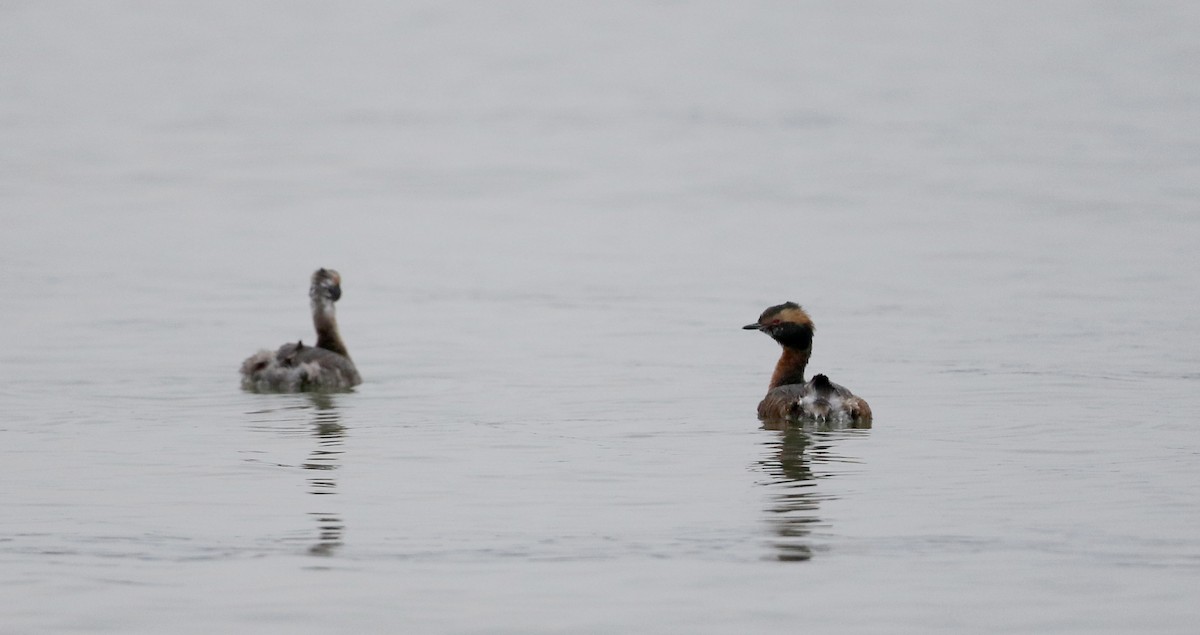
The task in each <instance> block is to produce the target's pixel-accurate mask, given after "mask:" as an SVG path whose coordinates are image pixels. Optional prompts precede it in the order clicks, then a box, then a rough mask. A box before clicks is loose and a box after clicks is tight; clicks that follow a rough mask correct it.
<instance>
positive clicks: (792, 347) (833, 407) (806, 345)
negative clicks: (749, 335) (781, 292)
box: [742, 302, 871, 423]
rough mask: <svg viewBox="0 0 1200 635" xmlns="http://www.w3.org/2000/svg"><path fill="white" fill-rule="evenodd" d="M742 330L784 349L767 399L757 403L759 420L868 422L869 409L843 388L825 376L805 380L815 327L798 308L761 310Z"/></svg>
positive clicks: (786, 306)
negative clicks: (767, 338) (758, 334)
mask: <svg viewBox="0 0 1200 635" xmlns="http://www.w3.org/2000/svg"><path fill="white" fill-rule="evenodd" d="M742 328H744V329H754V330H758V331H762V332H763V333H766V334H767V335H770V336H771V338H772V339H774V340H775V341H776V342H779V345H780V346H782V347H783V355H781V356H780V357H779V362H778V363H777V364H775V373H774V374H773V375H771V385H770V387H769V388H768V389H767V396H766V397H763V400H762V402H760V403H759V404H758V418H759V419H816V420H823V421H827V420H846V421H851V422H856V423H868V422H870V421H871V407H870V406H868V405H867V402H866V401H864V400H863V399H862V398H861V397H856V396H855V395H854V393H852V392H850V390H849V389H847V388H846V387H845V386H839V385H837V384H835V383H833V382H831V381H829V378H828V377H826V376H825V375H814V376H813V378H812V379H811V380H809V381H805V380H804V368H805V366H807V365H808V358H809V357H810V356H811V355H812V340H813V332H814V331H815V330H816V327H815V326H813V322H812V318H810V317H808V314H807V313H805V312H804V309H802V308H800V305H798V304H796V303H795V302H785V303H783V304H778V305H776V306H773V307H771V308H769V309H767V310H766V311H763V313H762V315H760V316H759V318H758V321H757V322H755V323H754V324H747V325H746V326H743V327H742Z"/></svg>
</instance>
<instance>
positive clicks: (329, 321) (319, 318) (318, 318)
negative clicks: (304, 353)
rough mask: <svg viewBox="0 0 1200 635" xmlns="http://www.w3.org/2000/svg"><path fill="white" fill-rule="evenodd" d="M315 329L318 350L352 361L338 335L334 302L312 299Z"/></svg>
mask: <svg viewBox="0 0 1200 635" xmlns="http://www.w3.org/2000/svg"><path fill="white" fill-rule="evenodd" d="M312 310H313V327H314V328H316V330H317V348H323V349H325V350H327V351H331V352H334V353H337V354H338V355H341V356H342V357H345V358H346V359H350V353H349V351H347V350H346V344H345V343H343V342H342V336H341V334H339V333H338V326H337V313H336V312H335V311H334V308H333V301H331V300H326V299H324V298H313V299H312Z"/></svg>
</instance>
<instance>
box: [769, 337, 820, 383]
mask: <svg viewBox="0 0 1200 635" xmlns="http://www.w3.org/2000/svg"><path fill="white" fill-rule="evenodd" d="M810 355H812V347H811V346H809V347H807V348H791V347H789V346H784V347H783V354H782V355H780V356H779V361H778V362H777V363H776V364H775V372H774V373H773V374H772V375H771V386H770V388H771V389H774V388H777V387H779V386H788V385H791V384H803V383H804V368H805V367H806V366H808V358H809V356H810Z"/></svg>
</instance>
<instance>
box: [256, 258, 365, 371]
mask: <svg viewBox="0 0 1200 635" xmlns="http://www.w3.org/2000/svg"><path fill="white" fill-rule="evenodd" d="M308 297H309V299H311V300H312V314H313V326H314V327H316V329H317V345H316V346H305V345H304V342H302V341H301V342H296V343H295V344H284V345H283V346H280V347H279V350H277V351H275V352H274V353H272V352H271V351H268V350H265V349H264V350H261V351H259V352H257V353H255V354H254V355H251V356H250V357H249V358H247V359H246V361H244V362H242V388H244V389H246V390H254V391H267V392H270V391H274V392H300V391H304V390H339V389H346V388H349V387H351V386H357V385H358V384H360V383H362V378H361V377H359V376H358V369H357V368H355V367H354V362H352V361H350V353H348V352H346V345H345V344H344V343H343V342H342V336H341V335H340V334H338V327H337V315H336V313H335V311H334V308H333V303H334V302H337V301H338V298H340V297H342V277H341V276H340V275H339V274H338V272H336V271H334V270H333V269H317V270H316V271H315V272H313V275H312V286H311V287H309V290H308Z"/></svg>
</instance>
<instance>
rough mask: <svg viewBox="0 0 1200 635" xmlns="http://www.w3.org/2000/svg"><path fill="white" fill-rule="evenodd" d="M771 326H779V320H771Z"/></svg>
mask: <svg viewBox="0 0 1200 635" xmlns="http://www.w3.org/2000/svg"><path fill="white" fill-rule="evenodd" d="M771 324H779V320H778V319H774V320H771Z"/></svg>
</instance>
